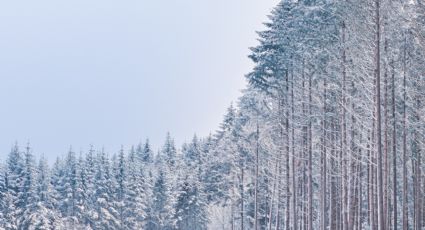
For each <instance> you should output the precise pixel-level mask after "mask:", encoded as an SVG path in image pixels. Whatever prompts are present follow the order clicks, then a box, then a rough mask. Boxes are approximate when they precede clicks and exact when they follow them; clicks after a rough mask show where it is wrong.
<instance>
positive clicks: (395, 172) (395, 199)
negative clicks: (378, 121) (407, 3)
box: [391, 62, 397, 230]
mask: <svg viewBox="0 0 425 230" xmlns="http://www.w3.org/2000/svg"><path fill="white" fill-rule="evenodd" d="M391 67H392V73H391V76H392V87H391V88H392V92H391V94H392V95H391V98H392V119H393V143H392V144H393V230H397V127H396V111H395V109H396V104H395V72H394V63H393V62H392V65H391Z"/></svg>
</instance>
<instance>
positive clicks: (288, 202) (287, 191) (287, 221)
mask: <svg viewBox="0 0 425 230" xmlns="http://www.w3.org/2000/svg"><path fill="white" fill-rule="evenodd" d="M285 95H286V98H288V95H289V75H288V71H287V72H286V93H285ZM287 104H288V103H287ZM285 125H286V126H285V137H286V141H285V144H286V159H285V160H286V163H285V164H286V221H285V222H286V230H289V229H290V219H291V215H290V209H291V207H290V204H291V195H292V194H291V190H290V175H289V171H290V163H289V161H290V158H289V109H286V121H285Z"/></svg>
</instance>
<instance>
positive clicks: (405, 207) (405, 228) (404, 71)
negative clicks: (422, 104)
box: [403, 38, 409, 230]
mask: <svg viewBox="0 0 425 230" xmlns="http://www.w3.org/2000/svg"><path fill="white" fill-rule="evenodd" d="M405 39H406V38H405ZM406 100H407V95H406V41H405V46H404V50H403V230H407V229H408V225H409V223H408V221H409V220H408V219H407V218H408V216H407V165H406V164H407V128H406V122H407V114H406Z"/></svg>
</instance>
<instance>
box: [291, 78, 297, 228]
mask: <svg viewBox="0 0 425 230" xmlns="http://www.w3.org/2000/svg"><path fill="white" fill-rule="evenodd" d="M291 120H292V125H291V137H292V141H291V142H292V143H291V147H292V215H293V217H292V218H293V223H292V225H293V226H294V230H298V215H297V186H296V183H295V182H296V180H295V165H296V164H295V100H294V73H293V70H291Z"/></svg>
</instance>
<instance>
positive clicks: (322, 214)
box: [320, 78, 327, 230]
mask: <svg viewBox="0 0 425 230" xmlns="http://www.w3.org/2000/svg"><path fill="white" fill-rule="evenodd" d="M326 89H327V82H326V78H325V79H324V81H323V91H324V92H323V123H322V127H323V137H322V156H321V160H322V181H321V182H322V185H321V188H322V189H321V191H320V196H321V202H320V204H321V211H320V221H321V229H322V230H325V229H326V228H327V222H326V217H327V215H326V208H327V205H326V183H327V180H326V179H327V178H326V177H327V174H326V172H327V168H326V166H327V165H326V163H327V160H326V148H327V146H326V128H327V127H326V112H327V107H326Z"/></svg>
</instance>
